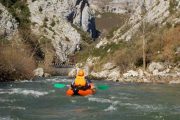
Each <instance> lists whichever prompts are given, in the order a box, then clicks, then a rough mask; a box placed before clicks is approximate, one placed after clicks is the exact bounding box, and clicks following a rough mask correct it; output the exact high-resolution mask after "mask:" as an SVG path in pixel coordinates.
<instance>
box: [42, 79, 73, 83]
mask: <svg viewBox="0 0 180 120" xmlns="http://www.w3.org/2000/svg"><path fill="white" fill-rule="evenodd" d="M44 82H59V83H66V82H72V80H71V79H61V78H53V79H46V80H44Z"/></svg>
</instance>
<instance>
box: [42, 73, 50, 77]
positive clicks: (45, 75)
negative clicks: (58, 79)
mask: <svg viewBox="0 0 180 120" xmlns="http://www.w3.org/2000/svg"><path fill="white" fill-rule="evenodd" d="M43 76H44V77H51V75H50V74H49V73H44V75H43Z"/></svg>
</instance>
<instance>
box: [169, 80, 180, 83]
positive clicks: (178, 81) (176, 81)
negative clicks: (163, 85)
mask: <svg viewBox="0 0 180 120" xmlns="http://www.w3.org/2000/svg"><path fill="white" fill-rule="evenodd" d="M169 84H180V80H172V81H170V82H169Z"/></svg>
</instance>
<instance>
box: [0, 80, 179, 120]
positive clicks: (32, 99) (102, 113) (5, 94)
mask: <svg viewBox="0 0 180 120" xmlns="http://www.w3.org/2000/svg"><path fill="white" fill-rule="evenodd" d="M71 81H72V79H67V78H66V77H52V78H47V79H39V80H36V81H22V82H9V83H0V120H180V85H165V84H130V83H128V84H125V83H124V84H123V83H113V82H105V81H94V82H95V84H96V85H109V86H110V88H109V89H108V90H97V93H96V94H95V95H92V96H87V97H80V96H75V97H68V96H66V95H65V91H66V90H67V88H62V89H56V88H53V84H54V83H63V84H70V82H71Z"/></svg>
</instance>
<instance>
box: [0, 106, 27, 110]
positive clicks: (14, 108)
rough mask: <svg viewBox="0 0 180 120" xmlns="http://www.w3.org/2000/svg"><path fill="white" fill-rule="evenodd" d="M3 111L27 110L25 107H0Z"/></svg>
mask: <svg viewBox="0 0 180 120" xmlns="http://www.w3.org/2000/svg"><path fill="white" fill-rule="evenodd" d="M0 108H1V109H11V110H26V108H25V107H20V106H7V107H0Z"/></svg>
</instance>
